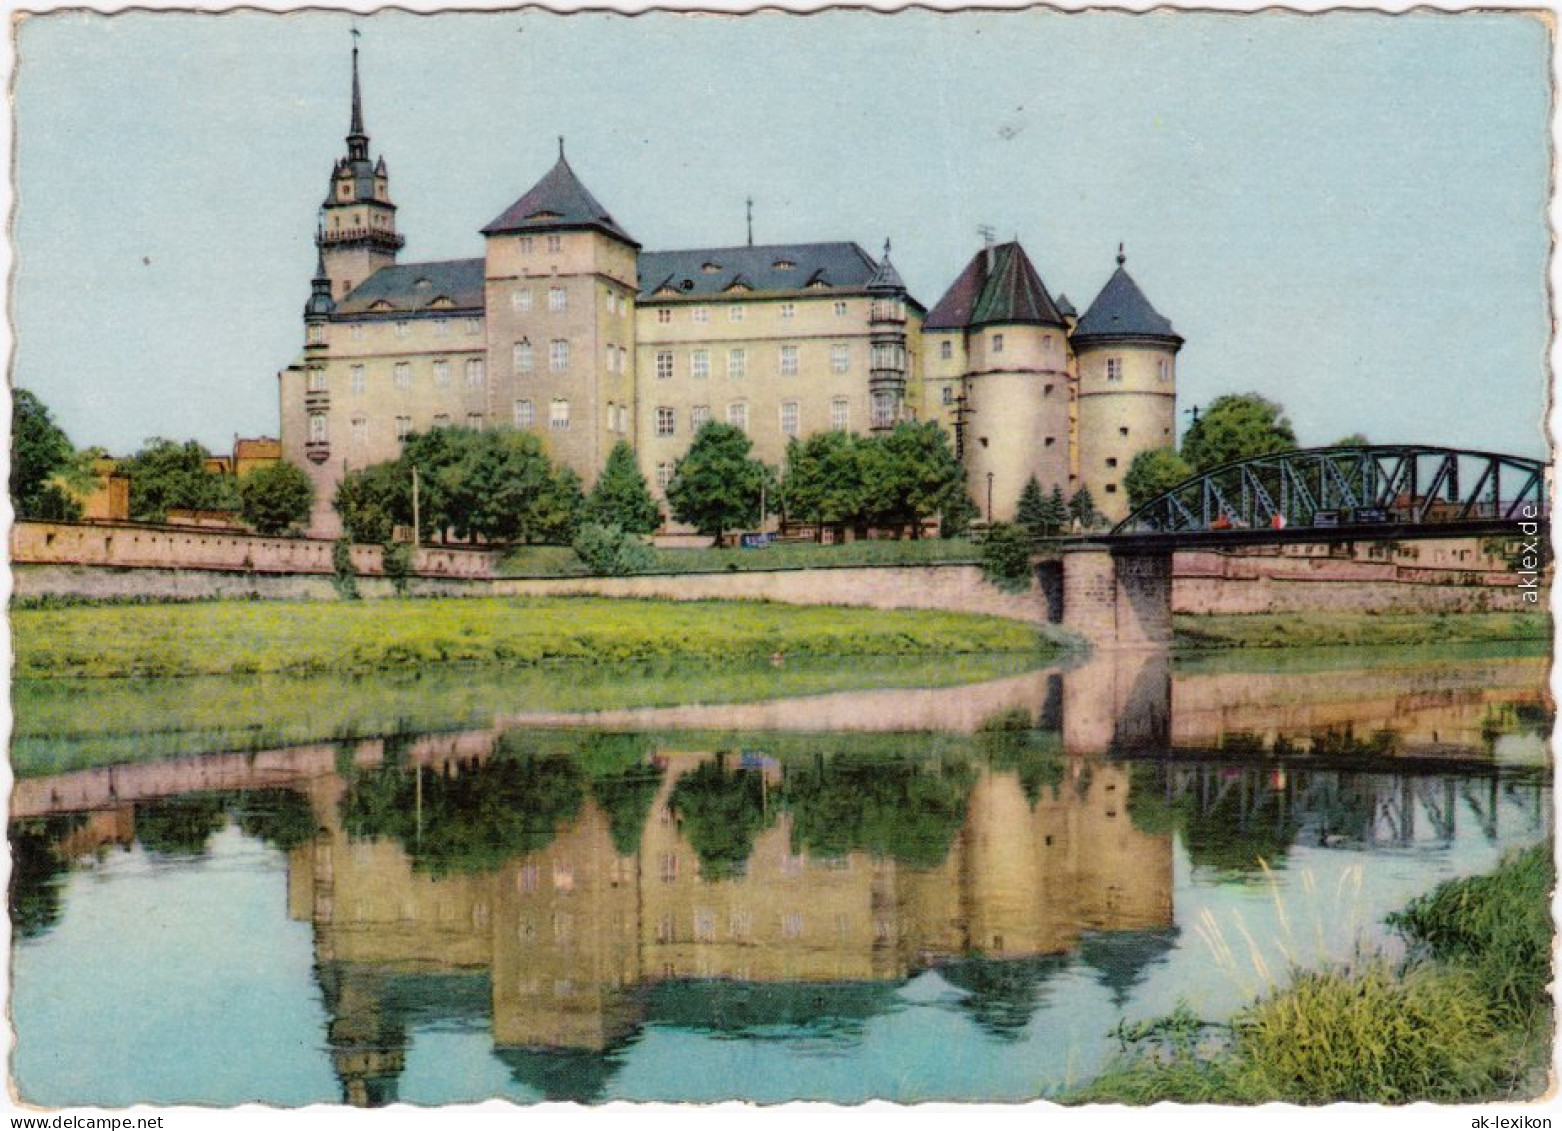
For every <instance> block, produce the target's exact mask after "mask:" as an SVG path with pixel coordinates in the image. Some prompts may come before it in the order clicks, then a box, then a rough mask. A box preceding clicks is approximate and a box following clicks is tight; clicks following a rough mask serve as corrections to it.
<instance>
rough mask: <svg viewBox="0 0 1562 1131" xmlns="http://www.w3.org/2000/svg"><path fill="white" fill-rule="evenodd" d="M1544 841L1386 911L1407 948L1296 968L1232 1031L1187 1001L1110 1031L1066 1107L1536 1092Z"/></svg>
mask: <svg viewBox="0 0 1562 1131" xmlns="http://www.w3.org/2000/svg"><path fill="white" fill-rule="evenodd" d="M1554 877H1555V872H1554V869H1553V866H1552V861H1551V855H1550V845H1549V844H1538V845H1535V846H1534V847H1532V848H1529V849H1527V850H1525V851H1523V852H1520V853H1517V854H1512V855H1509V856H1508V857H1506V858H1504V860H1503V861H1502V863H1501V864H1500V865H1499V866H1498V867H1497V869H1496V870H1495V871H1494V872H1492V873H1490V874H1489V875H1486V876H1476V877H1473V878H1470V879H1462V880H1451V881H1449V882H1447V883H1444V884H1441V885H1439V886H1438V887H1437V888H1435V889H1434V890H1433V891H1432V892H1430V893H1429V894H1427V895H1425V896H1422V897H1420V898H1418V899H1416V900H1414V901H1412V902H1411V903H1410V904H1409V906H1407V907H1406V908H1405V909H1404V910H1402V911H1400V912H1396V913H1395V914H1393V915H1391V916H1389V923H1390V924H1391V925H1393V926H1395V927H1397V928H1398V929H1399V930H1400V931H1401V932H1402V933H1403V934H1405V935H1406V937H1407V938H1408V939H1409V940H1410V941H1411V942H1412V943H1413V944H1415V948H1414V949H1413V951H1412V953H1411V955H1410V957H1409V958H1407V959H1406V960H1405V961H1404V962H1403V963H1398V964H1395V963H1390V962H1389V961H1388V960H1386V959H1384V958H1381V957H1368V958H1365V959H1362V960H1360V961H1357V962H1355V963H1352V964H1349V965H1346V966H1342V967H1338V968H1334V969H1328V970H1321V971H1299V972H1297V973H1295V974H1293V976H1292V979H1291V982H1290V984H1289V985H1288V986H1286V987H1285V988H1283V989H1278V990H1275V991H1273V992H1271V993H1269V994H1267V995H1265V996H1264V997H1262V998H1260V999H1258V1000H1257V1001H1255V1002H1253V1003H1252V1004H1250V1005H1248V1006H1247V1007H1246V1008H1244V1009H1242V1010H1240V1011H1238V1013H1237V1014H1236V1015H1235V1016H1234V1017H1233V1018H1232V1019H1231V1020H1230V1021H1229V1022H1226V1023H1212V1022H1206V1021H1201V1020H1199V1019H1198V1018H1196V1017H1195V1016H1194V1015H1193V1014H1192V1012H1191V1011H1190V1010H1189V1009H1188V1008H1187V1007H1186V1006H1179V1007H1178V1009H1177V1010H1176V1011H1174V1012H1173V1013H1171V1014H1169V1015H1168V1016H1165V1017H1161V1018H1157V1019H1155V1020H1152V1021H1149V1022H1144V1023H1140V1024H1137V1025H1133V1026H1128V1025H1124V1026H1120V1027H1119V1030H1118V1035H1119V1038H1120V1039H1121V1040H1122V1042H1123V1046H1124V1052H1123V1054H1122V1055H1121V1056H1120V1057H1119V1058H1118V1059H1117V1060H1116V1061H1115V1062H1114V1063H1112V1064H1111V1065H1109V1066H1108V1067H1107V1069H1106V1070H1105V1071H1104V1072H1102V1073H1101V1074H1100V1075H1099V1076H1097V1077H1096V1079H1095V1080H1093V1081H1091V1082H1090V1083H1089V1084H1086V1085H1084V1086H1083V1087H1081V1088H1078V1089H1075V1090H1074V1091H1072V1092H1070V1093H1069V1094H1068V1095H1066V1096H1064V1097H1063V1100H1064V1102H1067V1103H1133V1104H1148V1103H1157V1102H1160V1101H1171V1102H1175V1103H1238V1104H1256V1103H1265V1102H1272V1101H1283V1102H1290V1103H1300V1104H1320V1103H1335V1102H1347V1101H1348V1102H1357V1103H1383V1104H1401V1103H1412V1102H1416V1101H1421V1100H1429V1101H1433V1102H1444V1103H1453V1102H1461V1101H1463V1102H1469V1101H1474V1100H1482V1099H1525V1098H1532V1097H1534V1096H1536V1095H1539V1094H1541V1093H1542V1092H1543V1091H1544V1090H1545V1088H1546V1068H1547V1065H1548V1063H1549V1060H1550V1049H1551V1036H1552V1015H1551V1005H1550V999H1549V996H1548V995H1547V993H1546V984H1547V982H1548V981H1549V980H1550V977H1551V946H1552V940H1553V930H1552V924H1551V916H1550V900H1551V895H1550V893H1551V887H1552V884H1553V881H1554Z"/></svg>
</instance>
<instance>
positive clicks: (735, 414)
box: [727, 404, 748, 432]
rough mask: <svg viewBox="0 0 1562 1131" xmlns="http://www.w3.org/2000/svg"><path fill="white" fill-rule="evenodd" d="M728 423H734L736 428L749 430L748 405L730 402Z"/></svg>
mask: <svg viewBox="0 0 1562 1131" xmlns="http://www.w3.org/2000/svg"><path fill="white" fill-rule="evenodd" d="M727 423H728V424H730V425H732V426H733V427H734V428H740V429H742V430H743V431H744V432H747V431H748V405H746V404H729V405H728V406H727Z"/></svg>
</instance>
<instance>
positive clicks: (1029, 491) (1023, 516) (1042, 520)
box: [1014, 475, 1048, 539]
mask: <svg viewBox="0 0 1562 1131" xmlns="http://www.w3.org/2000/svg"><path fill="white" fill-rule="evenodd" d="M1046 510H1047V496H1045V495H1043V494H1042V493H1041V484H1040V483H1038V482H1036V477H1035V476H1034V475H1032V476H1031V477H1030V478H1029V479H1027V480H1026V481H1025V489H1024V490H1022V491H1021V492H1020V504H1019V506H1018V507H1016V508H1015V511H1014V522H1015V525H1017V526H1019V527H1021V528H1023V529H1024V530H1025V532H1026V533H1027V534H1029V535H1030V536H1031V538H1032V539H1037V538H1043V537H1045V536H1046V535H1047V533H1048V531H1047V515H1046Z"/></svg>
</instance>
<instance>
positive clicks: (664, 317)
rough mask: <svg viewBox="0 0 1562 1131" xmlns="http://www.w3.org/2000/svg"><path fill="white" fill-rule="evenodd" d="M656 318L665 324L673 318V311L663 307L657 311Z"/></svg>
mask: <svg viewBox="0 0 1562 1131" xmlns="http://www.w3.org/2000/svg"><path fill="white" fill-rule="evenodd" d="M656 320H657V321H658V322H660V323H661V324H662V325H663V326H665V325H667V324H668V323H669V322H671V321H672V320H673V312H672V311H670V310H668V309H667V308H666V307H663V308H662V309H661V310H658V311H657V312H656Z"/></svg>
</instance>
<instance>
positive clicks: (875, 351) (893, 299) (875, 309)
mask: <svg viewBox="0 0 1562 1131" xmlns="http://www.w3.org/2000/svg"><path fill="white" fill-rule="evenodd" d="M868 299H869V304H870V305H869V314H868V338H869V342H870V345H871V349H872V365H871V368H870V369H869V371H868V404H869V407H870V411H871V419H870V422H871V425H872V429H873V431H875V432H888V431H889V430H890V429H892V428H894V427H895V425H897V424H899V423H900V422H901V421H902V420H904V419H906V412H905V409H904V406H905V403H906V284H905V283H904V282H902V281H901V278H900V272H899V271H896V270H895V265H894V264H893V263H891V262H890V261H889V240H887V239H886V240H885V241H884V258H883V259H881V260H880V261H879V266H878V268H877V270H875V271H874V272H873V277H872V278H871V279H869V280H868Z"/></svg>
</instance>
